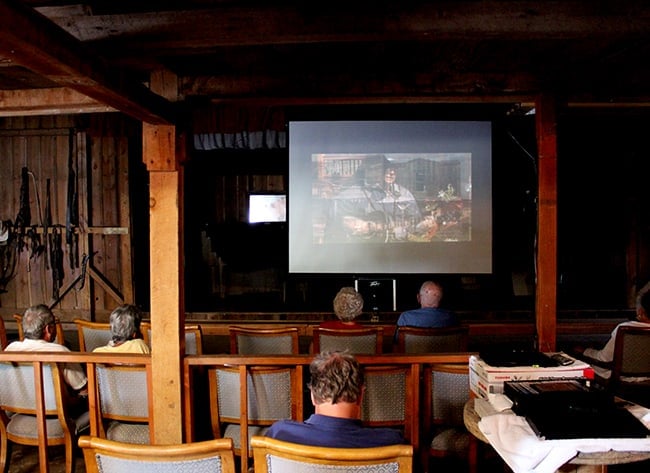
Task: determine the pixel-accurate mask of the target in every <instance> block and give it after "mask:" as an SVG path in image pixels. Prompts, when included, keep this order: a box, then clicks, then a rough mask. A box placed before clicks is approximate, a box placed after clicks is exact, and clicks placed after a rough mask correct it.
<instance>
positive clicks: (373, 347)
mask: <svg viewBox="0 0 650 473" xmlns="http://www.w3.org/2000/svg"><path fill="white" fill-rule="evenodd" d="M228 330H229V333H230V352H231V353H233V354H241V355H271V354H298V353H299V337H298V329H297V328H296V327H278V328H247V327H236V326H233V327H229V329H228ZM468 333H469V327H467V326H465V325H462V326H458V327H444V328H416V327H400V329H399V330H398V332H397V344H396V346H395V351H396V352H398V353H444V352H464V351H467V340H468ZM383 345H384V334H383V329H382V327H370V326H369V327H364V328H357V329H342V330H338V329H328V328H320V327H315V328H314V329H313V335H312V351H313V352H314V353H319V352H321V351H325V350H340V349H342V348H347V349H349V350H350V352H352V353H354V354H358V355H359V354H381V353H382V352H383Z"/></svg>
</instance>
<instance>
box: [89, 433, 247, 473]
mask: <svg viewBox="0 0 650 473" xmlns="http://www.w3.org/2000/svg"><path fill="white" fill-rule="evenodd" d="M79 447H80V448H81V449H82V451H83V455H84V463H85V465H86V473H123V472H125V471H131V472H138V473H235V457H234V455H233V448H232V440H230V439H218V440H205V441H202V442H192V443H182V444H177V445H133V444H131V443H124V442H116V441H113V440H107V439H103V438H99V437H90V436H87V435H84V436H82V437H80V438H79Z"/></svg>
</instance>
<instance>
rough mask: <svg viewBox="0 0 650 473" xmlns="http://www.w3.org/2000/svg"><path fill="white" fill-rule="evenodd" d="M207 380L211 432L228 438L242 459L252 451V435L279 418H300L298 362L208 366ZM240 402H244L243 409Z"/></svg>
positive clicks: (300, 390) (299, 371)
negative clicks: (262, 365)
mask: <svg viewBox="0 0 650 473" xmlns="http://www.w3.org/2000/svg"><path fill="white" fill-rule="evenodd" d="M208 384H209V393H210V418H211V425H212V434H213V436H214V438H221V437H227V438H232V439H233V444H234V448H235V454H236V455H239V456H240V457H242V461H243V462H244V463H247V460H248V458H250V457H252V454H253V451H252V450H251V449H250V438H251V437H252V436H253V435H264V433H265V432H266V431H267V430H268V428H269V427H270V426H271V424H273V423H274V422H275V421H277V420H280V419H296V420H302V419H303V392H302V385H303V383H302V370H301V367H299V366H296V367H282V368H277V367H249V368H248V370H246V367H244V366H242V367H237V368H229V367H225V366H224V367H216V368H211V369H209V370H208ZM242 406H246V411H245V412H244V411H242ZM242 452H244V453H242ZM245 452H248V455H246V453H245Z"/></svg>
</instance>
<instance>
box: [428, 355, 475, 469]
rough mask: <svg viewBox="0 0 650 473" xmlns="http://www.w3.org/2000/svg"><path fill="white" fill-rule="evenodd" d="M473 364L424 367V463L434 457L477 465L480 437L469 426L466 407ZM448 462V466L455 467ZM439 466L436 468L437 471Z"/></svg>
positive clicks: (470, 465)
mask: <svg viewBox="0 0 650 473" xmlns="http://www.w3.org/2000/svg"><path fill="white" fill-rule="evenodd" d="M469 391H470V390H469V364H433V365H429V366H425V368H424V402H423V404H424V417H423V419H424V420H423V429H422V434H423V439H422V446H423V448H422V464H423V465H424V467H425V471H429V470H428V468H429V467H430V466H431V460H432V459H436V458H437V459H447V460H449V461H451V462H458V461H459V460H460V462H461V465H462V466H466V465H467V466H468V467H469V471H470V473H471V472H475V471H476V468H477V454H476V451H477V448H478V447H477V440H476V438H475V437H474V436H473V435H472V434H470V433H469V432H468V431H467V429H466V428H465V423H464V421H463V409H464V407H465V403H466V402H467V401H468V400H469V396H470V394H469ZM452 465H453V466H450V465H446V467H447V468H454V467H456V466H457V465H454V464H453V463H452ZM436 469H438V468H435V467H434V468H432V470H436Z"/></svg>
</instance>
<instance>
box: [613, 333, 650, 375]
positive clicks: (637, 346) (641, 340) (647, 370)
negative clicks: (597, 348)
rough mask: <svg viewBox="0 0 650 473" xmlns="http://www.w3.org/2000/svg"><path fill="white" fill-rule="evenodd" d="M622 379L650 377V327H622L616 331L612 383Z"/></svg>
mask: <svg viewBox="0 0 650 473" xmlns="http://www.w3.org/2000/svg"><path fill="white" fill-rule="evenodd" d="M621 377H630V378H637V377H638V378H641V377H643V378H648V377H650V326H648V327H635V326H632V325H621V326H620V327H618V329H617V330H616V340H615V342H614V358H613V360H612V374H611V378H610V383H613V384H617V383H620V382H621Z"/></svg>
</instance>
